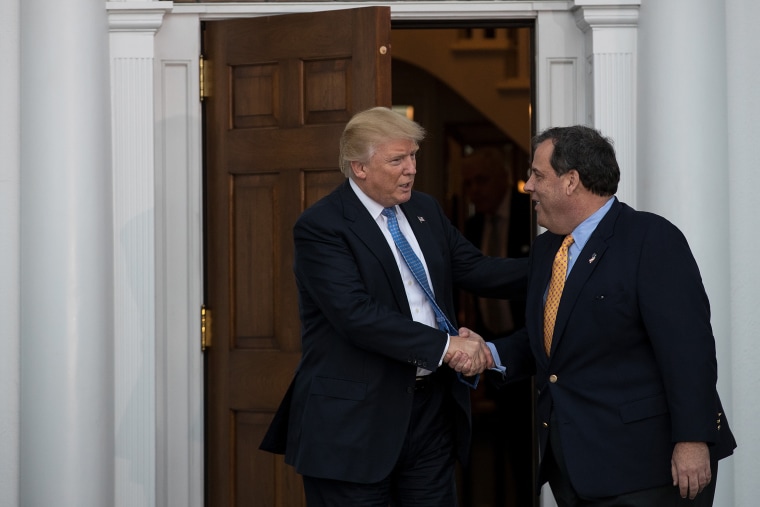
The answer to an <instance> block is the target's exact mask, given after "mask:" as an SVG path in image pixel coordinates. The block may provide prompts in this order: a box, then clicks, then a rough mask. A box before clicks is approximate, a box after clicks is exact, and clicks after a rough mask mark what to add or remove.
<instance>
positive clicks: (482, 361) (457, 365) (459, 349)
mask: <svg viewBox="0 0 760 507" xmlns="http://www.w3.org/2000/svg"><path fill="white" fill-rule="evenodd" d="M443 360H444V361H445V362H446V363H447V364H448V365H449V367H450V368H452V369H454V370H455V371H458V372H461V373H462V374H463V375H465V376H467V377H470V376H472V375H477V374H478V373H482V372H483V370H485V369H486V368H492V367H493V365H494V361H493V357H491V350H490V349H489V348H488V346H487V345H486V343H485V341H483V338H482V337H481V336H480V335H479V334H477V333H475V332H474V331H470V330H469V329H467V328H464V327H463V328H461V329H460V330H459V336H452V337H451V338H450V340H449V350H448V351H447V352H446V356H445V357H444V358H443Z"/></svg>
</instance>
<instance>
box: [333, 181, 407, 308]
mask: <svg viewBox="0 0 760 507" xmlns="http://www.w3.org/2000/svg"><path fill="white" fill-rule="evenodd" d="M340 198H341V201H342V203H343V217H344V218H345V220H346V223H347V224H348V227H349V228H350V229H351V231H352V232H353V233H354V234H356V236H357V237H358V238H359V239H360V240H361V241H362V242H363V243H364V244H365V245H366V246H367V250H369V253H370V254H371V255H374V256H375V257H377V260H378V262H379V264H380V266H381V267H382V269H383V271H385V274H386V276H387V277H388V280H390V285H391V289H392V290H393V294H394V296H395V297H396V300H397V301H398V302H399V307H400V308H401V309H402V311H403V312H404V313H405V314H407V315H410V316H411V311H410V310H409V301H408V300H407V298H406V290H404V283H403V281H402V280H401V274H400V273H399V270H398V265H397V264H396V257H395V255H394V254H393V252H392V251H391V249H390V246H389V245H388V242H387V241H386V240H385V236H383V233H382V232H381V231H380V228H379V227H378V225H377V222H375V220H374V219H373V217H372V216H370V214H369V213H368V212H367V208H365V207H364V205H363V204H362V203H361V201H360V200H359V198H358V197H357V196H356V194H355V193H354V191H353V190H352V189H351V186H350V184H349V183H348V180H346V182H345V183H344V184H343V185H342V186H341V188H340Z"/></svg>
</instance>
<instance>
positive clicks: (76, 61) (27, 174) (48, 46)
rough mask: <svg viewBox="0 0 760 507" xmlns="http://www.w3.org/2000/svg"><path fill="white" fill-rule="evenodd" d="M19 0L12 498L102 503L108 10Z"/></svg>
mask: <svg viewBox="0 0 760 507" xmlns="http://www.w3.org/2000/svg"><path fill="white" fill-rule="evenodd" d="M20 6H21V7H20V19H21V45H20V46H21V75H20V81H21V101H20V104H21V109H20V110H21V130H20V132H21V164H22V165H21V178H20V188H21V191H20V196H21V200H20V203H21V204H20V210H21V242H20V245H21V249H20V254H21V271H20V288H21V290H20V292H21V298H20V299H21V431H20V482H19V494H20V501H19V505H23V506H25V507H48V506H51V505H55V506H56V507H103V506H106V505H112V504H113V494H114V480H113V469H114V465H113V464H114V435H113V401H112V400H113V398H112V395H113V380H112V379H113V377H112V375H113V372H112V365H113V255H112V222H111V152H110V146H111V137H110V117H109V112H110V101H109V78H108V32H107V19H106V12H105V9H104V6H103V4H102V3H100V2H93V1H92V0H68V1H66V2H60V1H58V0H24V1H23V2H20ZM4 50H5V48H4Z"/></svg>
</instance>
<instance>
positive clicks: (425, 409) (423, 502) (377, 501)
mask: <svg viewBox="0 0 760 507" xmlns="http://www.w3.org/2000/svg"><path fill="white" fill-rule="evenodd" d="M453 405H454V402H453V400H452V399H451V396H450V394H449V392H448V387H447V385H446V384H445V383H444V382H442V381H441V379H440V377H439V375H437V374H432V375H431V376H429V377H427V378H426V379H425V380H418V381H417V382H416V388H415V393H414V406H413V409H412V417H411V421H410V423H409V428H408V431H407V435H406V440H405V442H404V446H403V448H402V450H401V456H400V457H399V460H398V462H397V463H396V466H395V467H394V469H393V471H392V472H391V474H390V475H389V476H388V477H387V478H385V479H384V480H382V481H380V482H377V483H372V484H358V483H351V482H344V481H336V480H330V479H320V478H315V477H306V476H304V477H303V482H304V490H305V493H306V503H307V505H308V506H309V507H346V506H349V505H350V506H352V507H388V506H389V505H390V506H391V507H455V506H456V485H455V480H454V467H455V462H456V458H455V456H454V426H453V422H452V421H454V414H453V413H452V410H453ZM388 410H393V407H389V408H388ZM366 459H372V456H367V457H366Z"/></svg>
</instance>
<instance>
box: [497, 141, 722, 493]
mask: <svg viewBox="0 0 760 507" xmlns="http://www.w3.org/2000/svg"><path fill="white" fill-rule="evenodd" d="M619 179H620V171H619V168H618V164H617V161H616V159H615V152H614V149H613V147H612V145H611V143H610V142H609V141H608V140H607V139H605V138H604V137H602V136H601V135H600V134H599V133H598V132H597V131H596V130H593V129H590V128H587V127H581V126H575V127H566V128H553V129H549V130H547V131H546V132H544V133H542V134H540V135H538V136H536V138H534V141H533V162H532V167H531V173H530V178H529V179H528V181H527V183H526V185H525V189H526V190H527V191H529V192H530V193H531V197H532V199H533V201H534V204H535V210H536V213H537V220H538V224H539V225H541V226H543V227H545V228H546V229H548V232H545V233H543V234H541V235H540V236H539V237H538V238H537V239H536V240H535V241H534V244H533V246H532V249H531V255H530V270H529V278H528V296H527V301H526V327H525V328H524V329H523V330H522V331H520V332H518V333H516V334H513V335H511V336H509V337H506V338H500V339H498V340H497V341H496V342H495V343H496V345H495V352H496V353H495V354H494V358H495V359H497V363H500V364H501V365H503V366H504V367H506V377H505V378H502V377H501V376H498V375H497V376H495V377H496V381H497V382H503V381H509V380H512V379H516V378H521V377H524V376H529V375H535V379H536V386H537V388H538V389H539V395H538V399H537V407H536V410H537V423H538V425H539V429H538V431H539V435H540V449H541V466H540V471H539V485H540V484H543V483H544V482H547V481H548V482H549V484H550V486H551V488H552V492H553V494H554V496H555V498H556V500H557V502H558V504H559V505H560V507H566V506H575V505H584V506H597V507H602V506H605V507H606V506H623V505H625V506H642V507H644V506H646V507H658V506H666V505H667V506H672V505H681V503H679V502H681V501H685V502H686V500H682V498H685V497H688V498H690V499H694V500H693V501H688V505H693V506H704V505H712V500H713V495H714V490H715V480H716V474H717V463H718V460H719V459H721V458H724V457H726V456H728V455H730V454H732V452H733V449H734V448H735V447H736V442H735V440H734V437H733V435H732V434H731V430H730V429H729V427H728V423H727V420H726V415H725V413H724V411H723V408H722V406H721V402H720V399H719V397H718V393H717V390H716V382H717V361H716V355H715V340H714V338H713V334H712V328H711V325H710V308H709V302H708V299H707V295H706V293H705V289H704V287H703V285H702V279H701V276H700V273H699V269H698V267H697V264H696V262H695V260H694V257H693V255H692V253H691V251H690V249H689V246H688V244H687V242H686V239H685V237H684V236H683V234H682V233H681V232H680V231H679V230H678V229H677V228H676V227H675V226H674V225H673V224H671V223H670V222H668V221H667V220H665V219H664V218H662V217H659V216H657V215H654V214H651V213H644V212H639V211H635V210H634V209H632V208H630V207H628V206H627V205H625V204H623V203H621V202H619V201H618V200H617V198H616V197H614V194H615V192H616V191H617V185H618V181H619ZM567 235H572V239H573V242H572V244H571V246H570V249H569V262H568V268H567V271H566V272H563V273H561V276H560V278H561V279H564V278H566V281H565V285H564V289H563V290H562V293H561V298H560V300H559V307H558V309H557V313H556V321H555V324H554V329H553V333H552V332H547V333H546V334H547V335H550V336H546V337H545V336H544V334H545V332H544V311H545V307H544V301H545V298H546V294H547V288H548V286H549V283H550V277H551V274H552V269H553V263H554V258H555V255H556V254H557V253H558V251H559V249H560V245H561V244H562V242H563V239H564V238H565V237H566V236H567ZM563 271H564V270H563ZM547 306H548V305H547ZM545 338H546V339H547V341H549V350H548V352H547V350H546V348H545ZM489 376H491V374H490V373H489Z"/></svg>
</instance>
